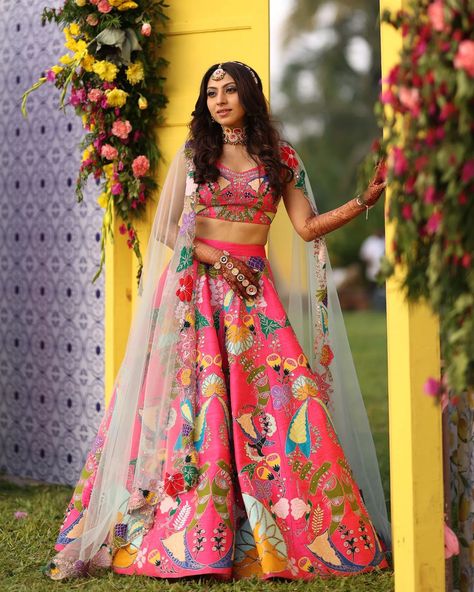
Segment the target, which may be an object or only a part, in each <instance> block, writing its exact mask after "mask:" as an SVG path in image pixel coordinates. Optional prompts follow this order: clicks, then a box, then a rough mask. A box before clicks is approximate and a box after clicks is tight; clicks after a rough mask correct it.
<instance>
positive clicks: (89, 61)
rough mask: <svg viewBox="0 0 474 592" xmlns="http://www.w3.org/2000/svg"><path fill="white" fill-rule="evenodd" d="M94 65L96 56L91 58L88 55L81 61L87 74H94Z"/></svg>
mask: <svg viewBox="0 0 474 592" xmlns="http://www.w3.org/2000/svg"><path fill="white" fill-rule="evenodd" d="M94 63H95V58H94V56H91V55H90V54H89V53H86V55H85V56H84V57H83V58H82V60H81V66H82V67H83V68H84V70H85V71H86V72H92V67H93V65H94Z"/></svg>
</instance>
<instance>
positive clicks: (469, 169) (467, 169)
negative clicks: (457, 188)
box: [461, 158, 474, 183]
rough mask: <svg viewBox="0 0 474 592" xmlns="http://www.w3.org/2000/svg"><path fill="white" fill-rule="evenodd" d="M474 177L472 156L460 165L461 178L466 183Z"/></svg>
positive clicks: (473, 159)
mask: <svg viewBox="0 0 474 592" xmlns="http://www.w3.org/2000/svg"><path fill="white" fill-rule="evenodd" d="M473 177H474V158H472V159H471V160H468V161H467V162H466V163H465V164H464V166H463V167H462V173H461V179H462V181H463V183H467V182H468V181H470V180H471V179H472V178H473Z"/></svg>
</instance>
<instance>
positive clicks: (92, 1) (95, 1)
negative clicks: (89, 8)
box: [89, 0, 99, 6]
mask: <svg viewBox="0 0 474 592" xmlns="http://www.w3.org/2000/svg"><path fill="white" fill-rule="evenodd" d="M89 2H90V3H91V4H93V5H94V6H97V4H99V0H89Z"/></svg>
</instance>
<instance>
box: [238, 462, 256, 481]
mask: <svg viewBox="0 0 474 592" xmlns="http://www.w3.org/2000/svg"><path fill="white" fill-rule="evenodd" d="M256 468H257V463H250V464H248V465H245V467H243V468H242V470H241V471H240V474H241V475H243V474H244V473H248V474H249V479H253V475H254V473H255V469H256Z"/></svg>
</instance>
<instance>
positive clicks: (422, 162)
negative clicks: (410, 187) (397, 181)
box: [415, 154, 429, 173]
mask: <svg viewBox="0 0 474 592" xmlns="http://www.w3.org/2000/svg"><path fill="white" fill-rule="evenodd" d="M428 162H429V158H428V157H427V156H426V154H424V155H423V156H419V157H418V158H417V159H416V160H415V170H416V172H417V173H419V172H420V171H421V170H423V169H424V168H425V166H426V165H427V164H428Z"/></svg>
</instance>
